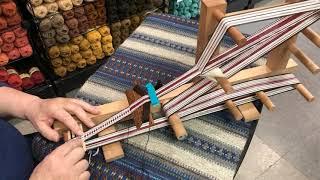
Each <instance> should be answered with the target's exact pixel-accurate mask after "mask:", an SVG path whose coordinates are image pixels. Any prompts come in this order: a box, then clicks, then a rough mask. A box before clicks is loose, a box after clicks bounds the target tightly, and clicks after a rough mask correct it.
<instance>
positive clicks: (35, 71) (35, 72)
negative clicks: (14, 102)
mask: <svg viewBox="0 0 320 180" xmlns="http://www.w3.org/2000/svg"><path fill="white" fill-rule="evenodd" d="M29 74H30V76H31V80H32V81H33V82H34V83H35V84H41V83H43V82H44V81H45V78H44V76H43V74H42V73H41V71H40V69H39V68H37V67H32V68H30V70H29Z"/></svg>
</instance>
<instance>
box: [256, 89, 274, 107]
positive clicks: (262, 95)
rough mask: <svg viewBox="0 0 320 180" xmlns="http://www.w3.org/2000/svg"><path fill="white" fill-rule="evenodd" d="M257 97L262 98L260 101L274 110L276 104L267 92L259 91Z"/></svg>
mask: <svg viewBox="0 0 320 180" xmlns="http://www.w3.org/2000/svg"><path fill="white" fill-rule="evenodd" d="M256 95H257V97H258V98H259V99H260V101H261V102H262V103H263V104H264V105H265V106H266V107H267V109H268V110H269V111H274V109H275V107H276V106H275V105H274V104H273V102H272V101H271V99H270V98H269V97H268V95H267V94H266V93H264V92H263V91H260V92H257V94H256Z"/></svg>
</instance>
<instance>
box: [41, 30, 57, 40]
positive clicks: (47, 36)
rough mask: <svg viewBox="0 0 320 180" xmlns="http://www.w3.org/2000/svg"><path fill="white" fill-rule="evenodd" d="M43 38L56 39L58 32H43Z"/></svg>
mask: <svg viewBox="0 0 320 180" xmlns="http://www.w3.org/2000/svg"><path fill="white" fill-rule="evenodd" d="M41 36H42V37H43V38H47V39H49V38H54V37H55V36H56V31H55V30H54V29H50V30H49V31H44V32H41Z"/></svg>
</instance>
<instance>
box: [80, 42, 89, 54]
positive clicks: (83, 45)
mask: <svg viewBox="0 0 320 180" xmlns="http://www.w3.org/2000/svg"><path fill="white" fill-rule="evenodd" d="M79 47H80V50H81V51H85V50H88V49H89V48H90V42H89V41H88V40H87V39H83V40H82V41H81V42H80V44H79Z"/></svg>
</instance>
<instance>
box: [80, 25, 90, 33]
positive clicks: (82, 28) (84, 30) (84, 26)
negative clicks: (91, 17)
mask: <svg viewBox="0 0 320 180" xmlns="http://www.w3.org/2000/svg"><path fill="white" fill-rule="evenodd" d="M88 29H89V23H86V24H84V25H81V26H79V32H80V33H82V34H83V33H86V32H87V31H88Z"/></svg>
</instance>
